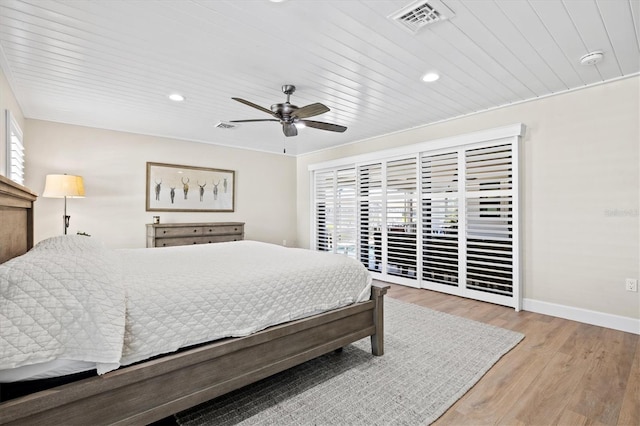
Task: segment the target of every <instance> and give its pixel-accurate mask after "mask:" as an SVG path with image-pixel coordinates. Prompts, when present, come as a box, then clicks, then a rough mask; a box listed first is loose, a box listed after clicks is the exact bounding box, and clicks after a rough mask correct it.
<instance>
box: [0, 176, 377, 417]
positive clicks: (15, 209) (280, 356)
mask: <svg viewBox="0 0 640 426" xmlns="http://www.w3.org/2000/svg"><path fill="white" fill-rule="evenodd" d="M35 199H36V194H35V193H33V192H32V191H30V190H29V189H27V188H25V187H23V186H20V185H17V184H15V183H13V182H12V181H10V180H9V179H7V178H5V177H3V176H0V263H2V262H4V261H6V260H9V259H11V258H13V257H16V256H19V255H21V254H24V253H25V252H26V251H27V250H29V249H30V248H31V247H32V246H33V202H34V201H35ZM387 289H388V287H383V286H378V285H374V286H373V287H372V289H371V298H370V300H369V301H366V302H362V303H357V304H354V305H351V306H347V307H344V308H340V309H337V310H333V311H330V312H326V313H323V314H320V315H315V316H312V317H309V318H305V319H302V320H298V321H292V322H289V323H286V324H282V325H278V326H274V327H270V328H268V329H266V330H264V331H261V332H258V333H255V334H252V335H251V336H247V337H241V338H231V339H223V340H218V341H215V342H213V343H209V344H206V345H203V346H199V347H196V348H193V349H189V350H185V351H182V352H178V353H174V354H171V355H167V356H163V357H160V358H156V359H153V360H150V361H146V362H142V363H139V364H136V365H132V366H129V367H124V368H121V369H119V370H116V371H113V372H110V373H107V374H104V375H102V376H95V377H90V378H88V379H83V380H80V381H77V382H73V383H69V384H66V385H62V386H58V387H55V388H51V389H48V390H45V391H40V392H36V393H32V394H30V395H27V396H24V397H19V398H16V399H12V400H9V401H6V402H3V403H0V424H91V425H96V424H121V425H125V424H146V423H151V422H154V421H156V420H159V419H162V418H165V417H167V416H170V415H172V414H174V413H177V412H179V411H182V410H185V409H187V408H190V407H193V406H194V405H197V404H200V403H202V402H205V401H208V400H210V399H212V398H215V397H217V396H220V395H223V394H225V393H227V392H230V391H232V390H234V389H238V388H240V387H242V386H245V385H248V384H250V383H253V382H256V381H258V380H260V379H263V378H265V377H268V376H271V375H273V374H275V373H278V372H280V371H283V370H286V369H288V368H290V367H293V366H295V365H298V364H301V363H303V362H305V361H308V360H310V359H313V358H315V357H317V356H320V355H323V354H325V353H328V352H331V351H334V350H339V349H340V348H342V347H343V346H345V345H348V344H350V343H353V342H355V341H357V340H360V339H362V338H365V337H367V336H371V347H372V353H373V354H374V355H382V354H383V352H384V346H383V333H384V328H383V298H384V294H385V293H386V292H387Z"/></svg>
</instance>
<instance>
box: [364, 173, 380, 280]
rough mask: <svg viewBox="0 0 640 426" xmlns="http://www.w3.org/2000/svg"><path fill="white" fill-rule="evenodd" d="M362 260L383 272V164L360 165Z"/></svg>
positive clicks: (373, 269) (368, 267) (377, 270)
mask: <svg viewBox="0 0 640 426" xmlns="http://www.w3.org/2000/svg"><path fill="white" fill-rule="evenodd" d="M358 213H359V223H360V262H362V264H363V265H364V266H365V267H366V268H367V269H369V270H370V271H375V272H382V228H383V220H384V217H383V211H382V164H381V163H376V164H369V165H365V166H359V167H358Z"/></svg>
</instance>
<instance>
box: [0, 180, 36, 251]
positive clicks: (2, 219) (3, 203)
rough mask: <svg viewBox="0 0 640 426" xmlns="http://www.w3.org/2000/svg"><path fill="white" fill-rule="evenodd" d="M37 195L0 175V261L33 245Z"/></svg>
mask: <svg viewBox="0 0 640 426" xmlns="http://www.w3.org/2000/svg"><path fill="white" fill-rule="evenodd" d="M37 197H38V195H37V194H36V193H35V192H33V191H31V190H30V189H29V188H26V187H24V186H22V185H18V184H17V183H15V182H13V181H12V180H10V179H8V178H6V177H4V176H1V175H0V263H2V262H6V261H7V260H9V259H12V258H14V257H16V256H20V255H22V254H24V253H26V252H27V251H28V250H29V249H30V248H31V247H33V203H34V201H35V200H36V198H37Z"/></svg>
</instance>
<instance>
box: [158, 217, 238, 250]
mask: <svg viewBox="0 0 640 426" xmlns="http://www.w3.org/2000/svg"><path fill="white" fill-rule="evenodd" d="M242 239H244V223H243V222H207V223H159V224H153V223H148V224H147V247H171V246H184V245H187V244H210V243H222V242H225V241H240V240H242Z"/></svg>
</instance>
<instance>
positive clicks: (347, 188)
mask: <svg viewBox="0 0 640 426" xmlns="http://www.w3.org/2000/svg"><path fill="white" fill-rule="evenodd" d="M314 194H315V195H314V210H315V235H316V236H315V246H316V249H317V250H319V251H330V252H334V253H341V254H346V255H348V256H350V257H354V258H355V257H356V232H357V216H356V170H355V168H354V167H351V168H346V169H340V170H330V171H322V172H317V173H315V177H314Z"/></svg>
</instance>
